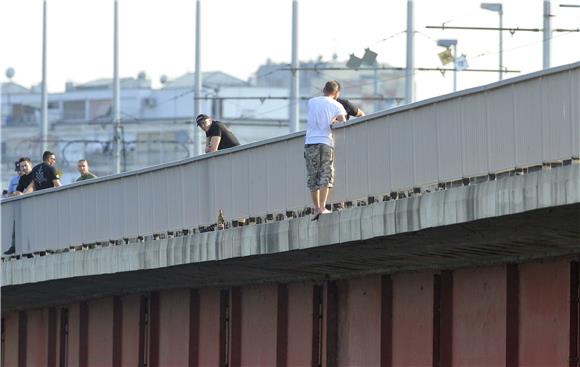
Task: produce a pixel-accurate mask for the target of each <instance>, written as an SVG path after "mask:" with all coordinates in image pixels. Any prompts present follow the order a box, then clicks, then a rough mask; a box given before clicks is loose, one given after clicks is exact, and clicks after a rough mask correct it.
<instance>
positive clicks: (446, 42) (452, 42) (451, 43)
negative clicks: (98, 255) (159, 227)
mask: <svg viewBox="0 0 580 367" xmlns="http://www.w3.org/2000/svg"><path fill="white" fill-rule="evenodd" d="M437 46H441V47H445V48H450V47H453V91H454V92H456V91H457V65H455V59H456V58H457V40H456V39H441V40H437Z"/></svg>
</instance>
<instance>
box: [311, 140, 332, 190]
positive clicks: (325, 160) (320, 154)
mask: <svg viewBox="0 0 580 367" xmlns="http://www.w3.org/2000/svg"><path fill="white" fill-rule="evenodd" d="M304 159H305V160H306V183H307V186H308V189H309V190H310V191H316V190H319V189H320V188H321V187H325V186H327V187H332V185H333V184H334V148H333V147H331V146H329V145H326V144H307V145H305V146H304Z"/></svg>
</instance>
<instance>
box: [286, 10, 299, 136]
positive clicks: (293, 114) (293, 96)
mask: <svg viewBox="0 0 580 367" xmlns="http://www.w3.org/2000/svg"><path fill="white" fill-rule="evenodd" d="M291 73H292V74H291V75H292V76H291V80H290V111H288V112H289V114H288V115H289V121H288V131H289V132H291V133H293V132H296V131H298V130H299V129H300V107H299V103H300V101H299V98H298V95H299V94H300V71H299V70H298V0H292V71H291Z"/></svg>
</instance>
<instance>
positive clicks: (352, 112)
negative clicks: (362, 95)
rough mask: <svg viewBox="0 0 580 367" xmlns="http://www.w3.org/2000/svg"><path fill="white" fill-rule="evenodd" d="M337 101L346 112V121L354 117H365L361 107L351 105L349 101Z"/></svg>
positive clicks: (338, 99) (340, 99)
mask: <svg viewBox="0 0 580 367" xmlns="http://www.w3.org/2000/svg"><path fill="white" fill-rule="evenodd" d="M336 101H337V102H338V103H340V104H341V105H342V106H343V107H344V109H345V110H346V119H347V120H348V119H349V117H350V116H352V117H362V116H364V115H365V113H364V111H363V110H361V109H360V107H359V106H357V105H355V104H353V103H351V102H350V101H349V100H348V99H344V98H337V99H336Z"/></svg>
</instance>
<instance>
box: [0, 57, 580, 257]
mask: <svg viewBox="0 0 580 367" xmlns="http://www.w3.org/2000/svg"><path fill="white" fill-rule="evenodd" d="M335 138H336V172H337V173H336V175H337V180H336V186H335V189H334V190H333V192H332V194H331V199H330V200H331V201H334V202H341V201H346V200H352V199H356V198H363V197H367V196H368V195H375V194H381V193H388V192H393V191H401V190H408V189H411V188H414V187H422V186H426V185H430V184H435V183H437V182H448V181H453V180H457V179H461V178H466V177H475V176H482V175H486V174H488V173H495V172H499V171H504V170H510V169H515V168H519V167H528V166H533V165H537V164H542V163H543V162H549V161H556V160H562V159H569V158H571V157H579V156H580V62H579V63H575V64H571V65H566V66H562V67H558V68H554V69H550V70H547V71H543V72H538V73H534V74H530V75H526V76H522V77H518V78H514V79H509V80H506V81H503V82H498V83H494V84H491V85H488V86H483V87H478V88H473V89H470V90H466V91H461V92H458V93H454V94H451V95H447V96H442V97H437V98H433V99H430V100H426V101H422V102H417V103H413V104H411V105H408V106H403V107H399V108H396V109H392V110H388V111H384V112H381V113H376V114H373V115H369V116H367V117H364V118H360V119H357V120H355V121H353V122H351V123H348V124H346V125H344V126H341V127H339V128H336V129H335ZM303 144H304V133H303V132H299V133H295V134H291V135H287V136H284V137H280V138H274V139H270V140H266V141H263V142H258V143H254V144H250V145H246V146H241V147H237V148H234V149H231V150H228V151H223V152H218V153H213V154H209V155H204V156H200V157H196V158H191V159H186V160H182V161H178V162H173V163H169V164H164V165H160V166H155V167H151V168H148V169H143V170H138V171H133V172H127V173H123V174H119V175H114V176H109V177H103V178H99V179H95V180H90V181H85V182H83V183H75V184H72V185H67V186H64V187H61V188H58V189H53V190H45V191H41V192H36V193H32V194H28V195H24V196H21V197H18V198H12V199H7V200H4V201H2V204H1V208H2V209H1V212H2V249H3V251H5V250H6V249H7V248H8V247H9V246H10V244H11V242H12V238H13V234H14V239H15V243H16V250H17V252H18V253H29V252H34V251H39V250H45V249H57V248H65V247H68V246H72V245H80V244H83V243H85V244H86V243H93V242H99V241H108V240H114V239H122V238H132V237H137V236H140V235H149V234H154V233H162V232H167V231H171V230H180V229H184V228H195V227H197V226H198V225H204V224H209V223H214V222H215V221H216V217H217V213H218V211H219V209H222V210H223V211H224V213H225V216H226V217H227V218H229V219H235V218H240V217H250V216H261V215H265V214H266V213H278V212H283V211H285V210H294V209H301V208H304V207H305V206H308V205H310V199H309V195H308V192H307V189H306V185H305V166H304V158H303ZM13 228H14V233H13Z"/></svg>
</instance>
